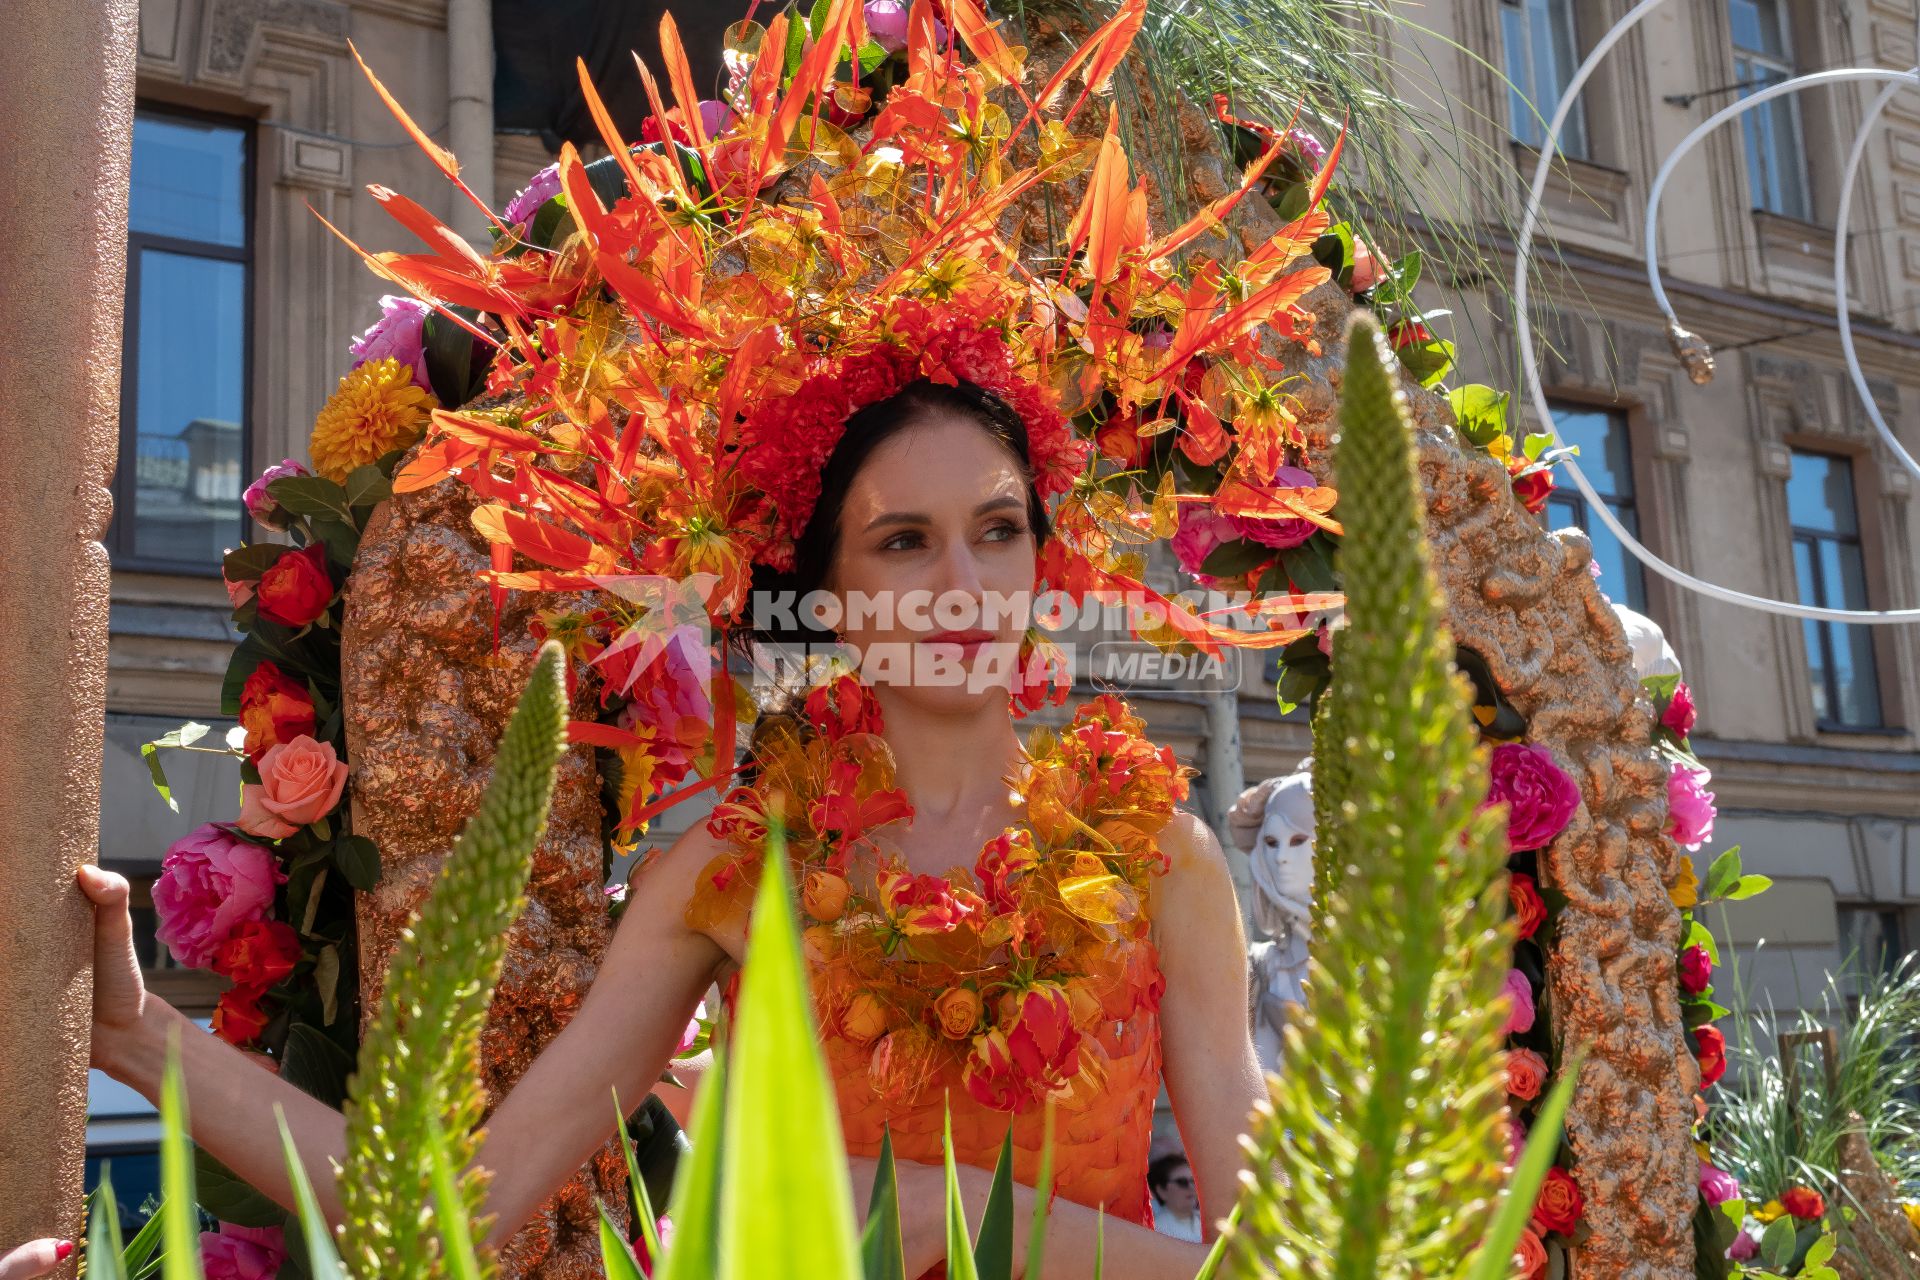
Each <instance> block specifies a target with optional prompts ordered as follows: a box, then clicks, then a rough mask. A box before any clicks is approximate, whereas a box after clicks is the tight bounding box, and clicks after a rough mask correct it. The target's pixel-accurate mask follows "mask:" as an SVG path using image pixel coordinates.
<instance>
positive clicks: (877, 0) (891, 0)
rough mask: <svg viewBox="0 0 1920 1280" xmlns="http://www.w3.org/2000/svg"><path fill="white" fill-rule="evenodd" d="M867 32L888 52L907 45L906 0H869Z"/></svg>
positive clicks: (898, 49)
mask: <svg viewBox="0 0 1920 1280" xmlns="http://www.w3.org/2000/svg"><path fill="white" fill-rule="evenodd" d="M865 8H866V11H867V34H868V35H869V36H871V37H872V38H873V42H874V43H875V44H877V45H879V46H880V47H881V48H882V49H885V50H886V51H887V52H888V53H899V52H900V51H901V50H902V49H905V48H906V47H907V5H906V0H867V3H866V6H865Z"/></svg>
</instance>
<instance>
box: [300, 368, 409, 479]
mask: <svg viewBox="0 0 1920 1280" xmlns="http://www.w3.org/2000/svg"><path fill="white" fill-rule="evenodd" d="M437 403H438V402H437V401H436V400H434V398H433V396H432V395H430V394H429V393H428V392H425V391H423V390H421V389H420V388H419V387H417V386H415V385H414V383H413V371H412V370H411V369H409V368H408V367H407V366H406V365H403V364H401V363H400V362H399V361H398V360H395V359H393V358H392V357H391V356H388V357H386V358H385V359H381V360H369V361H367V362H366V363H365V364H363V365H361V366H360V367H359V368H358V369H355V370H354V371H353V372H352V373H349V374H348V375H347V376H346V377H344V378H342V379H340V389H339V390H338V391H335V392H334V393H333V395H332V396H331V397H329V398H328V400H327V403H326V405H325V407H324V408H322V409H321V410H320V416H319V417H317V418H315V419H314V420H313V445H312V449H311V452H312V454H313V469H314V470H315V471H317V472H319V473H320V474H321V475H323V476H325V477H327V479H329V480H333V481H335V482H338V481H342V480H345V479H346V478H347V473H348V472H350V471H352V470H353V469H354V468H355V467H364V466H366V465H367V464H368V463H369V462H376V461H378V460H379V459H380V458H381V457H382V456H384V455H385V454H389V453H391V452H393V451H394V450H395V449H404V448H406V447H407V446H408V445H411V444H412V443H413V442H414V441H416V440H418V439H419V438H420V434H421V432H423V431H425V430H426V429H427V415H428V414H430V413H431V412H432V411H433V409H434V407H435V405H436V404H437Z"/></svg>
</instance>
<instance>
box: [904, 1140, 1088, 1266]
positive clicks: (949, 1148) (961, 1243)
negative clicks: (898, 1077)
mask: <svg viewBox="0 0 1920 1280" xmlns="http://www.w3.org/2000/svg"><path fill="white" fill-rule="evenodd" d="M946 1126H947V1127H946V1132H945V1134H944V1135H943V1136H942V1137H941V1140H940V1145H941V1150H942V1152H943V1153H944V1154H945V1157H946V1172H947V1280H980V1272H979V1270H978V1269H977V1268H975V1266H974V1263H973V1247H972V1243H971V1242H970V1241H969V1240H968V1239H967V1207H966V1205H964V1204H962V1203H961V1202H960V1170H959V1169H958V1168H956V1167H955V1165H954V1162H953V1108H952V1107H951V1106H949V1107H948V1108H947V1113H946ZM1094 1269H1095V1271H1096V1272H1097V1271H1098V1270H1099V1268H1098V1267H1097V1266H1096V1267H1095V1268H1094Z"/></svg>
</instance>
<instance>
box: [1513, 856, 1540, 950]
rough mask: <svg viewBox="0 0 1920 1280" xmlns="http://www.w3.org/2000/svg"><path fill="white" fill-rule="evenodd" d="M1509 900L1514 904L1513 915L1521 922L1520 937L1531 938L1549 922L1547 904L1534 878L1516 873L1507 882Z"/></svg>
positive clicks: (1522, 873)
mask: <svg viewBox="0 0 1920 1280" xmlns="http://www.w3.org/2000/svg"><path fill="white" fill-rule="evenodd" d="M1507 900H1508V901H1509V902H1511V903H1512V904H1513V914H1514V916H1515V917H1516V918H1517V919H1518V920H1519V922H1520V929H1519V935H1518V936H1520V937H1522V938H1531V937H1532V936H1533V935H1534V934H1536V933H1538V932H1540V926H1541V925H1543V924H1545V923H1546V922H1547V904H1546V902H1545V900H1544V899H1542V898H1541V897H1540V890H1539V889H1538V888H1536V887H1535V885H1534V882H1533V877H1532V876H1530V875H1527V874H1525V873H1524V872H1515V873H1514V874H1513V876H1512V877H1510V878H1509V879H1508V881H1507Z"/></svg>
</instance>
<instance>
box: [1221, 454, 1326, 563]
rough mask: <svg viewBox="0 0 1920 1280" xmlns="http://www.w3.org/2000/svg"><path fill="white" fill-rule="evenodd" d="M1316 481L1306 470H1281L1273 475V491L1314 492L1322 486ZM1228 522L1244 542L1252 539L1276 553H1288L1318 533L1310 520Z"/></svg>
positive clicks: (1260, 518)
mask: <svg viewBox="0 0 1920 1280" xmlns="http://www.w3.org/2000/svg"><path fill="white" fill-rule="evenodd" d="M1319 483H1320V482H1319V481H1318V480H1315V479H1314V478H1313V472H1311V471H1308V470H1306V469H1305V468H1304V467H1281V468H1280V469H1279V470H1278V471H1276V472H1274V473H1273V484H1272V487H1273V488H1275V489H1312V488H1316V487H1317V486H1318V485H1319ZM1227 522H1228V523H1229V524H1231V525H1232V526H1233V527H1234V529H1235V530H1236V531H1237V532H1238V533H1239V534H1240V535H1241V536H1242V537H1245V538H1252V539H1253V540H1254V541H1255V542H1258V543H1260V544H1262V545H1264V546H1269V547H1272V548H1273V549H1274V550H1276V551H1285V550H1286V549H1287V548H1288V547H1297V546H1299V545H1300V544H1301V543H1303V542H1305V541H1306V540H1307V539H1308V538H1311V537H1312V536H1313V535H1314V533H1315V532H1316V531H1318V529H1319V527H1320V526H1319V525H1316V524H1315V523H1314V522H1313V521H1311V520H1301V519H1297V518H1295V517H1292V516H1278V517H1269V516H1228V517H1227Z"/></svg>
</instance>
